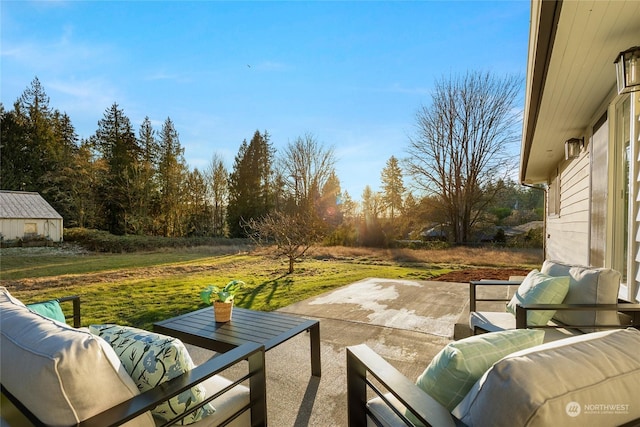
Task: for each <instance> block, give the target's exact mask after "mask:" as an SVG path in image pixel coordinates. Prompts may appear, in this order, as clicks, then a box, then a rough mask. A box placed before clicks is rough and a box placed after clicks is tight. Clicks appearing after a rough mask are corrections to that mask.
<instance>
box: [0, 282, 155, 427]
mask: <svg viewBox="0 0 640 427" xmlns="http://www.w3.org/2000/svg"><path fill="white" fill-rule="evenodd" d="M0 313H1V316H0V339H1V340H0V359H1V360H2V364H0V366H1V369H0V378H1V379H2V384H3V385H4V386H5V387H6V388H7V389H8V390H9V391H10V392H11V393H12V394H13V395H14V396H15V397H16V398H17V399H18V400H20V402H22V403H23V404H24V405H25V406H26V407H27V408H29V410H30V411H32V412H33V413H34V415H36V416H37V417H38V418H39V419H40V420H41V421H43V422H44V423H47V424H51V425H73V424H76V423H78V422H80V421H83V420H85V419H87V418H89V417H91V416H93V415H96V414H99V413H100V412H102V411H104V410H106V409H108V408H110V407H112V406H114V405H116V404H118V403H120V402H122V401H124V400H127V399H129V398H131V397H133V396H136V395H137V394H138V390H137V387H136V385H135V384H134V383H133V381H132V380H131V378H130V377H129V376H128V375H127V374H126V372H125V371H124V369H123V368H122V365H121V363H120V360H119V359H118V356H117V355H116V354H115V352H114V351H113V349H112V348H111V347H110V346H109V344H107V343H106V342H105V341H104V340H103V339H101V338H99V337H95V336H93V335H91V334H90V333H89V332H83V331H80V330H77V329H73V328H71V327H69V326H67V325H64V324H62V323H60V322H56V321H54V320H51V319H48V318H46V317H43V316H42V315H40V314H37V313H34V312H32V311H30V310H29V309H28V308H26V307H25V306H24V305H23V304H22V303H21V302H20V301H18V300H16V299H15V298H13V297H12V296H11V295H10V294H9V292H8V291H7V290H6V289H5V288H3V287H0ZM125 425H127V426H154V425H155V423H154V421H153V417H152V416H151V415H150V414H149V413H146V414H144V415H142V416H140V417H137V418H136V419H135V420H132V421H130V422H129V423H127V424H125Z"/></svg>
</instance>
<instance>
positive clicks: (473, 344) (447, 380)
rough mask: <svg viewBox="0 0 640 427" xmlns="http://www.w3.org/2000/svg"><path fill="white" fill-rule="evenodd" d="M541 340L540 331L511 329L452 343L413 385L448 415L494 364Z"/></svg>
mask: <svg viewBox="0 0 640 427" xmlns="http://www.w3.org/2000/svg"><path fill="white" fill-rule="evenodd" d="M543 339H544V331H542V330H536V329H513V330H508V331H500V332H490V333H486V334H482V335H475V336H472V337H469V338H465V339H462V340H459V341H453V342H451V343H449V344H447V346H446V347H445V348H443V349H442V350H440V352H439V353H438V354H436V356H435V357H434V358H433V360H432V361H431V363H430V364H429V366H428V367H427V369H425V371H424V372H423V373H422V375H420V376H419V377H418V381H417V382H416V384H417V385H418V387H420V388H421V389H422V390H424V391H425V392H426V393H427V394H428V395H430V396H431V397H433V398H434V399H435V400H437V401H438V402H440V404H441V405H442V406H444V407H445V408H447V409H448V410H449V412H451V411H452V410H453V408H455V407H456V406H457V405H458V403H460V402H461V401H462V399H463V398H464V397H465V396H466V395H467V393H468V392H469V390H471V387H472V386H473V385H474V384H475V383H476V381H478V379H479V378H480V377H481V376H482V375H483V374H484V373H485V372H486V371H487V369H489V368H490V367H491V366H492V365H493V364H494V363H495V362H497V361H498V360H500V359H502V358H503V357H505V356H506V355H508V354H511V353H513V352H515V351H518V350H524V349H525V348H529V347H533V346H536V345H539V344H542V341H543ZM408 415H409V416H410V414H408ZM410 418H413V417H411V416H410ZM414 420H415V418H414ZM415 421H417V420H415Z"/></svg>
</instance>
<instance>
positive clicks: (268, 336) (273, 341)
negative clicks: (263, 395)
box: [153, 307, 321, 377]
mask: <svg viewBox="0 0 640 427" xmlns="http://www.w3.org/2000/svg"><path fill="white" fill-rule="evenodd" d="M153 330H154V331H155V332H158V333H161V334H165V335H170V336H172V337H176V338H178V339H180V340H181V341H182V342H185V343H188V344H192V345H195V346H198V347H202V348H206V349H208V350H213V351H216V352H219V353H221V352H225V351H229V350H231V349H233V348H235V347H238V346H240V345H242V344H244V343H246V342H247V341H250V342H255V343H258V344H263V345H264V347H265V350H266V351H268V350H270V349H272V348H273V347H275V346H277V345H279V344H282V343H283V342H285V341H287V340H288V339H290V338H293V337H294V336H296V335H298V334H299V333H301V332H304V331H308V332H309V340H310V345H311V375H313V376H316V377H319V376H320V375H321V367H320V322H319V321H318V320H310V319H304V318H302V317H297V316H291V315H288V314H281V313H277V312H266V311H255V310H249V309H245V308H239V307H233V315H232V318H231V321H229V322H226V323H218V322H216V321H215V318H214V315H213V309H212V308H211V307H207V308H203V309H201V310H197V311H193V312H191V313H187V314H183V315H181V316H177V317H172V318H171V319H167V320H162V321H160V322H156V323H154V324H153Z"/></svg>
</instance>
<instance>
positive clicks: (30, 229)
mask: <svg viewBox="0 0 640 427" xmlns="http://www.w3.org/2000/svg"><path fill="white" fill-rule="evenodd" d="M24 235H25V236H37V235H38V224H36V223H35V222H25V223H24Z"/></svg>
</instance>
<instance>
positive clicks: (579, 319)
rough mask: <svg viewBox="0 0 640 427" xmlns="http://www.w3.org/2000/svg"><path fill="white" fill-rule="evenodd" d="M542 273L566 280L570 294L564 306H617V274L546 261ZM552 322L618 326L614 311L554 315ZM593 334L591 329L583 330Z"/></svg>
mask: <svg viewBox="0 0 640 427" xmlns="http://www.w3.org/2000/svg"><path fill="white" fill-rule="evenodd" d="M541 272H542V273H545V274H548V275H550V276H569V291H568V292H567V296H566V298H565V299H564V303H565V304H617V303H618V290H619V288H620V273H618V272H617V271H615V270H612V269H610V268H589V267H580V266H570V265H566V264H561V263H558V262H555V261H545V262H544V263H543V264H542V269H541ZM553 318H554V319H556V320H558V321H560V322H562V323H565V324H567V325H619V324H620V319H619V318H618V313H617V312H615V311H593V310H592V311H557V312H556V314H555V315H554V316H553ZM582 330H583V332H593V331H594V329H593V328H582Z"/></svg>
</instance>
